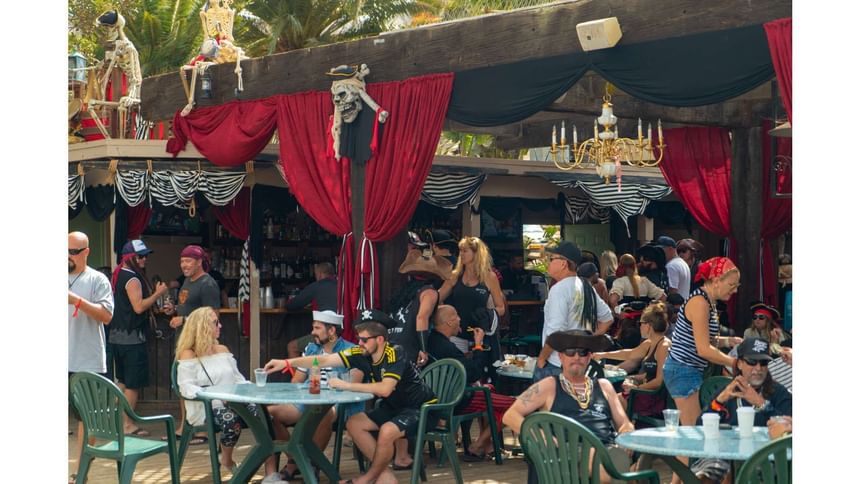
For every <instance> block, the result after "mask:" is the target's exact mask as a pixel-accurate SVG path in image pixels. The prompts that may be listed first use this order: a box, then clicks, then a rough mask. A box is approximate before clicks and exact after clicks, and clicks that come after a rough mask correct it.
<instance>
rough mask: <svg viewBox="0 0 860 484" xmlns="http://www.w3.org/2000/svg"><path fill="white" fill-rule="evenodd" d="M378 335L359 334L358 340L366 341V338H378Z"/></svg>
mask: <svg viewBox="0 0 860 484" xmlns="http://www.w3.org/2000/svg"><path fill="white" fill-rule="evenodd" d="M378 337H379V336H359V337H358V340H359V341H361V342H362V343H367V340H371V339H373V338H378Z"/></svg>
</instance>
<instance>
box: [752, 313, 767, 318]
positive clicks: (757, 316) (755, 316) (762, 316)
mask: <svg viewBox="0 0 860 484" xmlns="http://www.w3.org/2000/svg"><path fill="white" fill-rule="evenodd" d="M752 318H753V319H767V316H765V315H764V314H756V315H754V316H753V317H752Z"/></svg>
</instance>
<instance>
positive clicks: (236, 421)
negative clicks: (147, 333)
mask: <svg viewBox="0 0 860 484" xmlns="http://www.w3.org/2000/svg"><path fill="white" fill-rule="evenodd" d="M220 335H221V322H220V321H219V320H218V315H217V314H216V313H215V311H214V310H213V309H212V308H211V307H208V306H204V307H202V308H198V309H196V310H194V311H193V312H192V313H191V314H189V315H188V317H187V318H186V320H185V326H184V328H183V330H182V334H181V335H180V336H179V341H177V342H176V359H177V361H178V362H179V368H178V371H177V380H178V383H179V392H180V393H182V395H183V396H184V397H186V398H195V397H196V396H197V392H199V391H200V390H201V389H202V388H203V387H208V386H212V385H222V384H230V383H249V382H248V380H246V379H245V377H244V376H242V374H241V373H239V368H238V367H237V365H236V358H234V357H233V354H232V353H230V350H229V348H227V347H226V346H224V345H222V344H219V343H218V337H219V336H220ZM184 403H185V413H186V419H187V420H188V423H190V424H192V425H203V422H204V421H205V420H206V413H205V411H204V409H203V402H195V401H188V400H186V401H185V402H184ZM246 405H248V408H249V409H250V410H251V411H252V412H254V415H257V416H259V413H258V409H257V407H256V405H254V404H246ZM212 413H213V419H214V421H215V422H214V423H215V426H216V427H217V428H218V430H219V431H220V432H221V439H220V440H221V458H220V462H221V465H222V466H224V467H225V468H227V469H229V470H230V471H232V472H234V473H235V472H236V467H237V464H236V462H235V461H234V460H233V449H234V448H235V447H236V442H238V441H239V435H240V434H241V433H242V427H246V428H247V425H246V424H245V422H243V421H242V419H241V418H239V416H238V415H236V413H235V412H233V411H232V410H230V408H229V407H227V406H226V405H225V404H224V402H222V401H220V400H212ZM275 483H284V484H286V482H285V481H283V480H282V479H281V477H280V474H278V471H277V467H276V463H275V457H274V456H271V457H270V458H269V459H268V460H266V477H265V478H264V479H263V484H275Z"/></svg>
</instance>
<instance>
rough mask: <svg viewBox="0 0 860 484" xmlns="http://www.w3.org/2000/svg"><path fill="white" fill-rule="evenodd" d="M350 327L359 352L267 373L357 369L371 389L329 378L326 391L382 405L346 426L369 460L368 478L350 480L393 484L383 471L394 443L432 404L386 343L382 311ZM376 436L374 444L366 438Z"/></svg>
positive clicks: (286, 364)
mask: <svg viewBox="0 0 860 484" xmlns="http://www.w3.org/2000/svg"><path fill="white" fill-rule="evenodd" d="M360 319H361V323H359V324H358V325H356V326H355V331H356V335H357V337H358V346H357V347H353V348H350V349H347V350H345V351H341V352H340V353H336V354H331V355H325V356H321V357H312V356H303V357H299V358H291V359H287V360H271V361H269V362H268V363H266V366H265V369H266V371H267V372H268V373H273V372H275V371H290V370H292V368H293V367H294V366H301V367H308V366H310V365H311V364H312V363H313V359H314V358H317V359H318V363H319V365H320V367H327V366H328V367H332V368H338V367H345V368H349V369H357V370H359V371H360V372H361V373H362V375H363V376H364V378H365V380H370V383H352V382H346V381H343V380H341V379H339V378H337V377H334V376H331V375H330V377H329V382H328V384H329V387H331V388H334V389H338V388H340V389H342V390H348V391H356V392H366V393H372V394H374V395H376V396H377V397H380V398H382V403H381V404H380V405H379V406H378V407H376V408H375V409H373V410H371V411H369V412H360V413H356V414H355V415H353V416H352V417H350V418H349V420H348V421H347V423H346V428H347V431H348V432H349V435H350V436H352V440H353V442H355V444H356V445H357V446H358V448H359V449H360V450H361V452H362V453H363V454H364V455H366V456H373V461H372V463H371V465H370V468H369V469H368V470H367V473H365V474H363V475H361V476H359V477H357V478H355V479H352V482H354V483H355V484H366V483H368V482H373V481H376V482H380V483H381V482H396V479H395V477H394V474H393V473H392V472H391V470H389V469H388V464H389V463H390V462H391V458H392V457H394V442H395V441H396V440H397V439H399V438H401V437H404V436H408V435H414V433H415V431H416V430H417V428H418V420H419V415H420V409H421V405H423V404H424V403H434V402H436V396H435V395H434V394H433V391H432V390H431V389H430V387H428V386H427V385H425V384H424V382H423V381H422V380H421V377H420V376H419V374H418V369H417V368H416V367H415V364H414V363H413V362H411V361H409V360H408V359H407V358H406V355H405V352H404V351H403V348H402V347H401V346H399V345H393V346H392V345H391V344H390V343H389V342H388V328H392V327H394V326H395V325H396V324H397V323H396V321H394V320H393V319H392V318H391V317H390V316H388V315H387V314H385V313H384V312H382V311H378V310H375V309H368V310H364V311H361V313H360ZM375 431H378V432H379V437H378V438H377V439H376V440H375V439H374V438H373V434H372V433H371V432H375Z"/></svg>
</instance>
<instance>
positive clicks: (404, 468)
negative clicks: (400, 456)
mask: <svg viewBox="0 0 860 484" xmlns="http://www.w3.org/2000/svg"><path fill="white" fill-rule="evenodd" d="M391 468H392V469H394V470H395V471H409V470H412V464H409V465H405V466H401V465H397V464H391Z"/></svg>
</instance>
